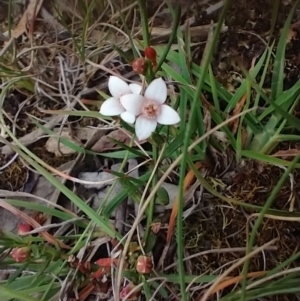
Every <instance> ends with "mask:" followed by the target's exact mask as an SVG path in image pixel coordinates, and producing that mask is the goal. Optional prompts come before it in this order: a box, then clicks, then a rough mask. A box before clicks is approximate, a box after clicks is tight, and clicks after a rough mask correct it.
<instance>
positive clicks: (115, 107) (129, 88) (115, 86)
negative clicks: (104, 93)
mask: <svg viewBox="0 0 300 301" xmlns="http://www.w3.org/2000/svg"><path fill="white" fill-rule="evenodd" d="M108 89H109V92H110V94H111V95H112V97H110V98H108V99H107V100H105V101H104V103H103V104H102V106H101V109H100V114H102V115H105V116H117V115H120V116H121V118H122V119H123V120H124V121H126V122H128V123H134V121H135V116H134V115H133V114H131V113H129V112H127V111H126V110H125V109H124V107H123V106H122V104H121V102H120V98H121V97H122V96H123V95H126V94H132V93H133V94H140V92H141V90H142V87H141V86H140V85H138V84H130V85H128V84H127V83H126V82H124V81H123V80H122V79H120V78H119V77H117V76H110V78H109V80H108Z"/></svg>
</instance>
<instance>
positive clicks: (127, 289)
mask: <svg viewBox="0 0 300 301" xmlns="http://www.w3.org/2000/svg"><path fill="white" fill-rule="evenodd" d="M135 287H136V286H135V285H134V284H133V283H129V284H127V285H126V286H125V287H124V288H123V289H122V291H121V293H120V298H121V299H124V298H125V297H126V296H127V295H128V294H129V293H130V292H131V291H132V290H133V289H134V288H135ZM140 294H141V289H139V290H135V291H134V292H132V293H131V294H130V295H129V296H128V298H127V299H126V300H137V299H138V297H139V296H140Z"/></svg>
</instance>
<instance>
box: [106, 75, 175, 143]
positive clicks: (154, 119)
mask: <svg viewBox="0 0 300 301" xmlns="http://www.w3.org/2000/svg"><path fill="white" fill-rule="evenodd" d="M108 87H109V90H110V92H111V94H112V96H113V97H111V98H109V99H107V100H106V101H105V102H104V103H103V105H102V107H101V110H100V113H101V114H103V115H107V116H116V115H119V114H120V116H121V118H122V119H123V120H124V121H126V122H127V123H134V122H135V133H136V136H137V137H138V139H139V140H144V139H147V138H149V137H150V136H151V134H152V133H153V132H154V131H155V129H156V126H157V124H158V123H159V124H163V125H173V124H176V123H178V122H179V121H180V117H179V115H178V113H177V112H176V111H175V110H174V109H173V108H171V107H170V106H168V105H166V104H165V102H166V100H167V85H166V83H165V82H164V81H163V79H162V78H157V79H155V80H153V81H152V82H151V83H150V85H149V86H148V87H147V89H146V91H145V93H144V95H140V92H141V90H142V88H141V86H140V85H138V84H130V85H127V84H126V83H125V82H124V81H123V80H121V79H119V78H117V77H115V76H111V77H110V79H109V82H108Z"/></svg>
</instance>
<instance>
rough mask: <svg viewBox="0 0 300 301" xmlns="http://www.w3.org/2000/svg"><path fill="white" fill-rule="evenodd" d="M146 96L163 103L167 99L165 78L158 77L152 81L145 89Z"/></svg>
mask: <svg viewBox="0 0 300 301" xmlns="http://www.w3.org/2000/svg"><path fill="white" fill-rule="evenodd" d="M145 97H146V98H147V99H148V100H154V101H156V102H158V103H159V104H163V103H164V102H165V101H166V99H167V85H166V83H165V82H164V81H163V79H162V78H161V77H160V78H157V79H155V80H154V81H152V82H151V83H150V85H149V86H148V88H147V89H146V91H145Z"/></svg>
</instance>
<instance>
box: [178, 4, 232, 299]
mask: <svg viewBox="0 0 300 301" xmlns="http://www.w3.org/2000/svg"><path fill="white" fill-rule="evenodd" d="M229 2H230V1H225V3H224V6H223V9H222V12H221V14H220V19H219V22H218V24H217V26H216V29H215V33H214V35H213V37H212V39H211V41H208V43H209V44H208V45H207V49H206V50H207V51H206V52H205V56H204V57H203V59H202V66H201V67H202V68H201V71H200V72H201V73H200V76H199V80H198V82H197V87H196V91H195V93H194V98H193V100H192V104H191V114H190V118H189V121H188V123H187V126H186V135H185V138H184V143H183V149H182V153H183V157H182V161H181V165H180V175H179V176H180V180H179V202H178V214H177V258H178V274H179V282H180V293H181V300H183V301H186V300H189V296H188V295H187V293H186V289H185V270H184V263H183V257H184V251H183V244H182V234H183V223H182V220H183V200H184V198H183V196H184V188H183V186H184V178H185V174H186V165H187V161H188V156H189V154H188V152H187V151H188V147H189V144H190V137H191V134H192V130H193V126H192V125H193V121H194V119H195V113H196V111H197V110H196V109H197V106H198V105H199V99H200V94H201V91H202V87H203V84H204V79H205V75H206V73H207V70H208V66H209V64H210V61H211V57H212V53H213V49H215V45H216V42H217V38H218V36H219V34H220V32H221V28H222V24H223V20H224V18H225V13H226V11H227V9H228V6H229Z"/></svg>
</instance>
